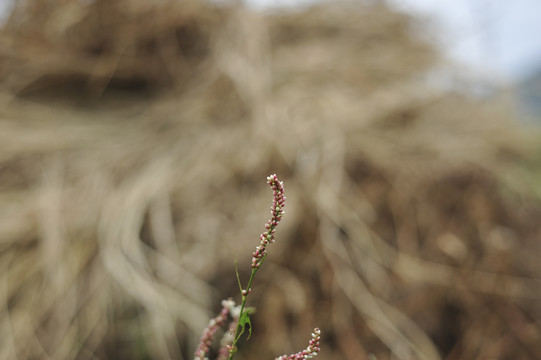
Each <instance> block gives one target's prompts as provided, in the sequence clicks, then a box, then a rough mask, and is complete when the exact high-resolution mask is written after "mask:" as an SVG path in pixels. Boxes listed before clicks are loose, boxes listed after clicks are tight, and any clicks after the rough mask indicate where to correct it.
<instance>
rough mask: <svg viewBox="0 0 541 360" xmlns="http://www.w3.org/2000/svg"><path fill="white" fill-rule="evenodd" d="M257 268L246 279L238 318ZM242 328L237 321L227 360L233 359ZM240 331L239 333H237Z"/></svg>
mask: <svg viewBox="0 0 541 360" xmlns="http://www.w3.org/2000/svg"><path fill="white" fill-rule="evenodd" d="M257 270H258V268H254V269H252V274H251V275H250V280H248V286H246V295H242V304H241V306H240V313H239V319H241V318H242V314H244V308H245V307H246V299H247V298H248V295H250V294H249V293H248V291H249V289H250V287H251V286H252V281H253V280H254V276H255V274H256V272H257ZM241 330H242V329H240V324H239V323H237V327H236V329H235V337H234V340H233V344H231V351H229V360H231V359H233V355H234V354H235V353H236V352H237V342H238V341H239V339H240V336H241V335H242V331H241ZM239 332H240V333H239Z"/></svg>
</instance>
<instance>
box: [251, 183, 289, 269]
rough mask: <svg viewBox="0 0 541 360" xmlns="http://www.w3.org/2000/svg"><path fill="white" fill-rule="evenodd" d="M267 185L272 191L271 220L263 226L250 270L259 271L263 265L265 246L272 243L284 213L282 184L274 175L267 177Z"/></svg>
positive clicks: (265, 252)
mask: <svg viewBox="0 0 541 360" xmlns="http://www.w3.org/2000/svg"><path fill="white" fill-rule="evenodd" d="M267 183H268V184H269V185H270V187H271V188H272V190H273V200H272V207H271V218H270V219H269V221H267V223H266V224H265V229H266V230H267V231H265V232H264V233H263V234H261V236H260V237H259V239H260V241H261V244H260V246H258V247H257V248H256V251H255V252H254V253H253V257H252V268H253V269H259V267H260V266H261V264H262V263H263V259H264V258H265V255H266V254H267V246H268V245H269V244H271V243H273V242H274V241H275V240H274V233H275V232H276V227H277V226H278V224H279V223H280V221H281V220H282V214H283V213H284V211H283V210H282V208H283V207H284V206H285V199H286V198H285V196H284V183H283V182H282V181H280V180H278V177H277V176H276V174H272V175H269V176H268V177H267Z"/></svg>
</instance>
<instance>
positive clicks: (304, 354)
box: [275, 328, 321, 360]
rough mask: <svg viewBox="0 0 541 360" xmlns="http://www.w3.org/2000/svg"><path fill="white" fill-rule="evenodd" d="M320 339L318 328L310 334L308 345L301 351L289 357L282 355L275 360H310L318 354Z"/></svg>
mask: <svg viewBox="0 0 541 360" xmlns="http://www.w3.org/2000/svg"><path fill="white" fill-rule="evenodd" d="M320 338H321V331H320V330H319V328H315V329H314V332H313V333H312V339H311V340H310V343H309V345H308V347H307V348H306V349H305V350H303V351H299V352H298V353H296V354H291V355H282V356H280V357H277V358H276V359H275V360H301V359H311V358H313V357H315V356H317V354H318V353H319V350H320V349H319V340H320Z"/></svg>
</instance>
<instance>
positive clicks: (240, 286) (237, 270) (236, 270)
mask: <svg viewBox="0 0 541 360" xmlns="http://www.w3.org/2000/svg"><path fill="white" fill-rule="evenodd" d="M235 274H237V282H238V284H239V290H240V293H241V294H242V284H241V283H240V276H239V269H238V267H237V259H235Z"/></svg>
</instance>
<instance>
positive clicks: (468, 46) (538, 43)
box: [248, 0, 541, 80]
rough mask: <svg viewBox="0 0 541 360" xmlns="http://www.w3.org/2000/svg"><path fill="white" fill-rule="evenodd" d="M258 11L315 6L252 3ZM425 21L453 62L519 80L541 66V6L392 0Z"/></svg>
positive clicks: (291, 0)
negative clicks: (285, 6)
mask: <svg viewBox="0 0 541 360" xmlns="http://www.w3.org/2000/svg"><path fill="white" fill-rule="evenodd" d="M248 2H251V3H252V4H255V5H256V6H257V7H265V6H269V5H270V6H276V5H292V4H296V3H300V4H309V3H311V2H312V1H310V0H248ZM387 2H388V3H390V4H392V5H393V6H396V7H397V8H399V9H401V10H403V11H405V12H408V13H411V14H412V15H413V16H415V17H417V18H418V19H420V20H423V19H427V20H428V21H429V23H430V25H429V26H430V28H431V29H434V28H435V29H437V31H435V32H434V33H433V34H431V38H432V39H433V40H435V42H436V43H439V44H440V46H441V48H442V50H443V51H444V53H446V54H447V55H448V56H449V57H450V58H452V59H454V60H457V61H459V62H462V63H464V64H465V66H467V67H470V66H471V67H473V68H474V69H478V70H482V71H484V72H486V73H489V72H492V71H493V72H495V73H497V74H499V75H501V76H502V77H503V78H509V79H511V80H512V79H517V78H518V77H520V76H524V75H525V74H527V73H528V72H529V71H531V70H532V69H533V68H534V67H535V66H538V67H539V66H541V0H452V1H444V0H387Z"/></svg>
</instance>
